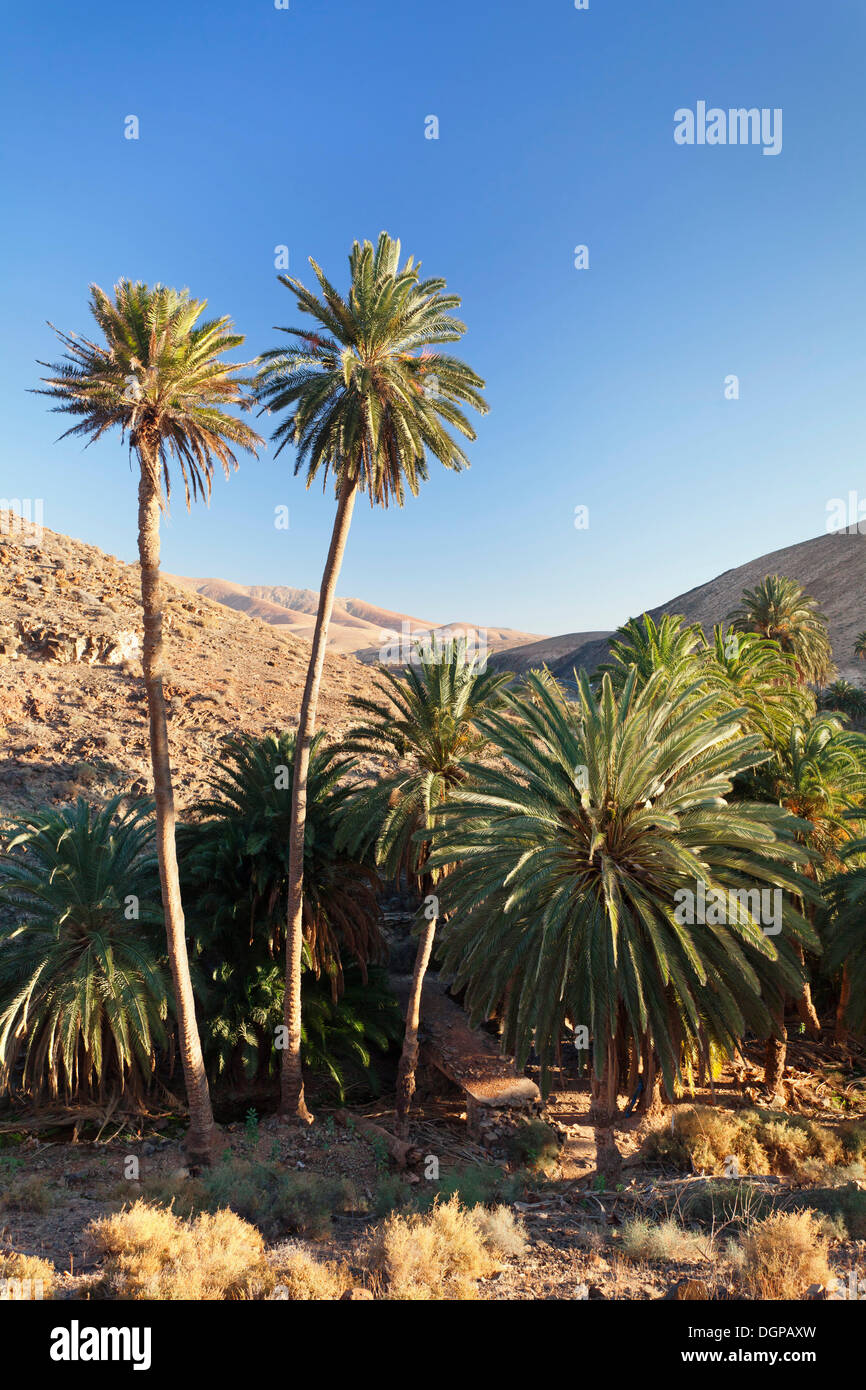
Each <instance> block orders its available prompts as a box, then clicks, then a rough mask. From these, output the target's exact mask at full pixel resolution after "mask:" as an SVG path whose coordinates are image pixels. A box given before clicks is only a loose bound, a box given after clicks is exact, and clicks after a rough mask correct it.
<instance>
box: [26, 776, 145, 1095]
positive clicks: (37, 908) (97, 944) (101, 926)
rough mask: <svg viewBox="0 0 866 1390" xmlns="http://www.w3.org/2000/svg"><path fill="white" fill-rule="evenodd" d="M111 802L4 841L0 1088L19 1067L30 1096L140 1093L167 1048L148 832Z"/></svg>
mask: <svg viewBox="0 0 866 1390" xmlns="http://www.w3.org/2000/svg"><path fill="white" fill-rule="evenodd" d="M121 802H122V798H121V797H115V798H114V799H113V800H111V801H109V802H108V803H106V805H105V806H104V807H102V808H101V809H99V810H98V811H94V810H93V809H92V808H91V807H90V806H88V804H87V803H86V802H85V801H84V800H83V799H79V800H78V801H77V802H76V803H75V805H73V806H67V807H63V809H62V810H59V811H53V810H48V811H43V812H40V813H39V814H37V815H34V816H32V817H30V818H28V819H27V820H25V821H22V822H20V823H18V824H16V825H14V826H12V827H11V829H10V837H9V842H8V845H7V848H6V851H5V853H4V854H3V855H2V857H0V901H2V902H3V903H5V904H7V905H9V906H11V907H12V908H14V910H15V917H16V919H17V920H16V921H15V924H14V925H11V926H8V927H4V928H3V929H2V931H0V1084H2V1085H6V1084H8V1082H9V1079H10V1076H11V1075H12V1074H13V1072H14V1070H15V1067H16V1065H17V1063H18V1062H19V1060H23V1082H24V1084H25V1085H26V1086H27V1087H29V1088H30V1089H32V1090H33V1091H34V1092H36V1093H38V1092H39V1091H41V1090H42V1089H43V1088H47V1089H48V1090H49V1091H50V1093H51V1094H52V1095H56V1094H57V1093H58V1091H59V1090H60V1089H61V1088H63V1089H65V1090H66V1091H67V1092H73V1091H75V1090H77V1089H78V1088H79V1086H81V1087H84V1088H85V1089H86V1088H88V1087H89V1086H92V1085H98V1086H102V1085H104V1083H105V1082H106V1081H109V1080H110V1081H111V1082H113V1083H116V1082H118V1081H119V1082H120V1084H121V1086H123V1085H124V1084H127V1085H130V1086H131V1087H132V1089H133V1090H140V1089H141V1088H142V1087H143V1086H144V1085H146V1084H147V1082H148V1081H149V1080H150V1078H151V1076H152V1073H153V1071H154V1067H155V1059H154V1050H155V1046H156V1045H157V1044H164V1043H165V1041H166V1034H165V1026H164V1021H165V1018H166V1015H167V1008H168V1001H167V997H166V990H165V982H164V978H163V974H162V970H161V967H160V956H159V952H158V949H157V947H156V941H157V940H158V936H159V932H160V928H161V925H162V913H161V909H160V904H159V880H158V878H157V873H156V855H155V853H154V849H153V824H152V821H151V820H150V818H149V816H148V815H147V813H146V812H147V810H148V809H149V808H145V809H144V810H143V809H142V808H141V807H138V808H135V809H132V810H127V811H124V810H123V809H122V806H121Z"/></svg>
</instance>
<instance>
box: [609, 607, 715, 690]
mask: <svg viewBox="0 0 866 1390" xmlns="http://www.w3.org/2000/svg"><path fill="white" fill-rule="evenodd" d="M705 645H706V644H705V642H704V635H703V632H702V631H701V627H700V624H699V623H689V624H686V621H685V618H682V617H678V616H674V615H672V614H670V613H663V614H662V616H661V619H660V621H659V622H658V623H656V622H655V621H654V620H653V619H652V618H651V617H650V615H649V613H644V615H643V617H642V618H629V620H628V622H627V623H623V625H622V627H619V628H617V630H616V633H615V634H614V636H613V637H612V638H611V641H610V651H611V655H612V657H613V661H611V662H605V663H604V664H603V665H601V666H599V668H598V673H597V674H598V678H599V679H601V677H603V676H604V675H605V674H607V675H609V676H610V679H611V682H612V684H613V688H614V690H622V688H623V686H624V685H625V683H626V681H627V679H628V675H629V671H630V670H631V668H632V667H634V668H635V669H636V671H637V679H638V683H639V684H643V683H644V682H645V681H647V680H649V678H650V676H651V675H652V674H653V673H654V672H655V671H662V670H663V671H665V672H666V673H667V676H668V683H669V684H668V688H669V689H671V688H672V687H673V685H675V684H679V683H681V682H683V681H685V682H686V684H688V683H690V682H691V681H693V680H694V679H695V676H696V673H697V671H698V669H699V667H700V664H701V657H702V650H703V648H704V646H705Z"/></svg>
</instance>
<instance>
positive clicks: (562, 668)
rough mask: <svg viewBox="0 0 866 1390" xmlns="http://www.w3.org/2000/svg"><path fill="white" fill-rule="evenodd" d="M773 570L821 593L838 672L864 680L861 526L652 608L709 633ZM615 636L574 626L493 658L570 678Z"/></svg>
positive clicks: (605, 653) (792, 548) (865, 539)
mask: <svg viewBox="0 0 866 1390" xmlns="http://www.w3.org/2000/svg"><path fill="white" fill-rule="evenodd" d="M768 574H779V575H786V576H787V577H788V578H789V579H794V580H796V581H797V583H798V584H802V586H803V588H804V589H805V590H806V591H807V593H809V594H811V595H812V597H813V598H815V599H817V600H818V603H819V604H820V606H821V609H822V611H823V614H824V617H825V618H826V619H827V625H828V627H829V631H830V640H831V642H832V645H833V655H834V658H835V661H836V665H837V666H838V668H839V674H840V675H841V676H844V677H845V678H846V679H847V680H852V681H858V680H859V678H860V677H861V676H862V675H863V674H864V673H863V667H862V664H861V663H860V662H858V661H857V659H856V658H855V656H854V639H855V637H856V635H857V633H858V632H862V631H863V630H864V629H866V536H861V535H859V534H857V533H856V532H851V531H836V532H833V533H830V534H825V535H823V536H816V537H815V538H814V540H809V541H801V542H799V543H798V544H797V545H789V546H785V547H784V549H782V550H773V551H771V552H770V553H769V554H768V555H762V556H761V557H760V558H759V559H757V560H750V561H749V562H748V563H747V564H745V565H738V566H737V567H736V568H735V569H729V570H725V571H724V572H723V573H722V574H720V575H718V577H717V578H715V579H711V580H710V581H709V582H708V583H706V584H700V585H698V587H697V588H695V589H689V590H688V591H687V592H686V593H684V594H678V595H677V597H676V598H672V599H670V600H669V601H668V602H667V603H661V604H658V605H657V607H655V608H650V609H648V610H647V611H648V612H649V614H650V616H651V617H652V618H655V619H658V618H659V617H661V615H662V614H663V613H675V614H682V616H683V617H684V618H686V619H687V620H688V621H689V622H697V623H700V624H701V626H702V627H703V629H704V631H705V632H706V633H707V634H708V635H709V634H710V633H711V632H712V629H713V624H714V623H718V622H721V621H722V619H723V618H725V617H726V615H727V614H728V613H729V612H730V611H731V609H732V608H735V607H736V606H737V604H738V603H739V601H740V597H741V595H742V592H743V590H744V589H750V588H753V587H754V585H755V584H758V583H760V581H761V580H762V579H763V578H764V576H765V575H768ZM635 616H640V614H639V613H638V614H636V615H635ZM611 636H612V634H611V633H610V632H572V633H568V634H566V635H564V636H561V637H547V638H543V639H542V640H541V641H540V642H532V643H528V644H526V645H524V646H513V647H511V649H510V650H509V651H508V653H507V655H504V656H502V655H497V656H494V658H493V663H492V664H493V665H494V666H498V667H501V668H505V667H507V668H508V669H509V670H512V671H518V672H524V671H528V670H530V669H531V668H532V667H533V666H541V665H544V664H546V665H548V666H549V667H550V669H551V670H552V671H553V672H554V674H555V675H558V676H564V677H570V676H571V674H572V671H573V670H574V668H575V667H578V668H579V667H585V668H586V670H588V671H593V670H595V668H596V667H597V666H598V665H599V663H600V662H602V661H606V660H607V659H608V657H609V655H610V648H609V645H608V639H609V638H610V637H611Z"/></svg>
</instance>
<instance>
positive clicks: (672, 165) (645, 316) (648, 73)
mask: <svg viewBox="0 0 866 1390" xmlns="http://www.w3.org/2000/svg"><path fill="white" fill-rule="evenodd" d="M4 29H5V38H6V40H7V54H6V60H5V65H6V70H5V72H4V81H3V84H2V86H3V94H2V103H3V106H4V107H5V110H4V111H3V133H4V137H5V139H4V145H5V149H4V152H3V159H2V170H0V172H2V177H3V188H4V191H5V195H6V198H5V202H6V213H5V217H4V218H3V221H2V225H0V244H2V256H3V265H4V268H5V271H6V275H5V276H4V281H5V285H4V289H3V300H2V311H3V324H4V332H3V334H2V374H0V380H2V381H3V385H4V411H3V453H2V470H0V496H6V497H17V496H28V497H34V498H35V497H41V498H44V508H45V522H46V524H47V525H48V526H50V527H51V528H52V529H55V530H58V531H64V532H68V533H70V534H72V535H74V536H77V537H79V538H81V539H83V540H86V541H88V542H90V543H92V544H96V545H99V546H101V547H103V548H104V549H106V550H108V551H109V552H111V553H112V554H116V555H118V556H120V557H121V558H123V559H126V560H132V559H134V558H135V555H136V550H135V520H136V514H135V490H136V488H135V479H134V477H133V476H132V474H131V473H130V471H129V467H128V462H127V455H126V451H125V449H123V448H122V447H121V445H120V442H119V439H114V440H106V441H103V442H100V444H99V445H96V446H93V447H91V448H90V449H88V450H86V451H82V449H81V446H80V444H79V443H78V442H77V441H72V440H66V441H64V442H63V443H56V442H55V441H56V439H57V436H58V434H59V433H60V430H61V428H62V427H63V424H62V417H60V416H52V415H51V414H50V413H49V412H48V410H47V405H48V403H47V402H46V401H44V400H43V399H41V398H40V397H38V396H33V395H28V394H27V388H28V387H31V386H33V385H36V384H37V380H36V379H37V376H38V373H39V369H38V368H37V367H36V365H35V359H37V358H42V359H46V358H47V359H49V360H50V359H51V358H53V357H54V356H55V355H56V353H55V347H54V343H53V340H52V334H51V332H50V330H49V329H48V328H47V327H46V320H48V319H51V320H52V321H53V322H55V323H57V324H58V325H59V326H60V327H62V328H64V329H73V330H77V331H79V332H87V331H88V318H89V315H88V313H87V309H86V302H87V291H88V285H89V283H90V282H91V281H96V282H97V283H99V284H101V285H102V286H103V287H106V288H108V287H110V286H111V285H112V284H113V283H114V282H115V281H116V280H117V279H118V278H119V277H121V276H129V277H132V278H136V279H144V280H149V281H156V280H160V281H162V282H164V283H170V284H175V285H178V286H181V285H187V286H189V288H190V289H191V291H192V292H193V294H195V295H196V296H199V297H206V298H207V299H208V300H209V304H210V308H211V309H212V310H213V311H215V312H218V313H229V314H230V315H231V316H232V317H233V318H234V320H235V322H236V324H237V326H238V328H239V329H240V330H241V331H242V332H244V333H246V335H247V346H248V347H249V350H250V355H255V353H257V352H258V351H260V350H262V349H264V348H266V347H269V346H272V345H273V344H274V343H275V342H276V341H277V340H278V337H279V335H277V334H275V333H274V331H273V325H275V324H278V323H286V322H292V321H293V319H294V318H295V317H296V315H295V314H293V313H292V309H291V300H290V295H289V293H288V291H287V290H285V289H284V288H283V287H282V286H280V285H279V284H278V283H277V280H276V271H275V269H274V248H275V247H276V246H278V245H283V244H284V245H287V246H288V247H289V254H290V269H291V271H292V273H294V274H297V275H300V276H301V278H309V275H310V272H309V267H308V266H307V257H308V256H309V255H314V256H315V257H316V259H317V260H319V261H320V262H321V263H322V264H323V265H324V266H325V267H326V269H327V270H328V272H329V274H330V275H331V276H332V278H334V279H335V280H336V281H337V282H338V283H340V284H345V280H346V273H347V272H346V264H347V255H348V251H349V248H350V246H351V243H352V241H353V239H354V238H356V237H357V238H364V237H370V238H373V239H374V238H375V237H376V235H377V234H378V232H379V231H380V230H381V229H383V228H384V229H387V230H388V231H389V232H390V233H391V234H392V235H397V236H400V237H401V239H402V241H403V245H404V248H405V250H406V252H407V253H409V252H411V253H412V254H414V255H415V256H417V257H420V258H421V260H422V261H423V263H424V269H425V272H426V273H429V274H441V275H444V276H445V277H446V279H447V280H448V283H449V287H450V288H452V289H454V290H455V291H456V292H457V293H459V294H461V295H462V297H463V308H462V313H463V316H464V318H465V320H466V322H467V324H468V326H469V331H468V333H467V335H466V338H465V340H464V343H463V346H462V349H461V351H462V355H463V356H464V357H465V358H466V359H467V360H468V361H470V362H471V363H472V365H473V366H474V367H475V368H476V369H477V370H478V371H479V372H480V373H481V374H482V376H484V377H485V378H486V380H487V394H488V398H489V401H490V406H491V410H490V414H489V415H488V416H487V417H486V418H485V419H483V420H481V421H480V422H479V432H478V440H477V442H476V443H475V444H474V445H472V446H471V458H472V469H471V471H470V472H468V473H465V474H462V475H460V476H455V475H453V474H447V473H445V472H444V471H442V470H441V469H439V468H438V466H437V467H436V468H434V469H433V471H432V474H431V480H430V482H429V483H428V484H427V485H426V486H425V488H424V489H423V492H422V494H421V496H420V498H419V499H418V500H417V501H411V500H410V502H409V504H408V505H407V506H406V508H405V509H404V510H403V511H402V512H400V511H396V510H394V511H389V512H387V513H372V512H371V511H370V509H369V507H366V506H359V507H358V509H357V510H356V515H355V521H354V524H353V532H352V536H351V539H350V543H349V550H348V554H347V558H346V563H345V566H344V570H343V575H342V578H341V582H340V585H339V590H340V592H341V593H343V594H351V595H356V596H359V597H363V598H365V599H368V600H370V601H372V602H375V603H380V604H382V605H384V606H387V607H392V608H396V609H399V610H402V611H404V612H408V613H411V614H414V615H416V616H419V617H424V618H430V619H433V620H437V621H442V622H446V621H452V620H453V621H457V620H460V621H473V622H479V623H489V624H493V625H498V626H510V627H517V628H521V629H524V630H527V631H535V632H551V633H553V632H564V631H579V630H584V629H593V628H598V627H607V626H614V625H616V624H617V623H619V622H621V621H623V620H624V619H625V618H627V617H628V616H630V615H631V614H633V613H637V612H640V611H642V609H643V608H645V607H649V606H652V605H654V604H656V603H659V602H662V601H664V600H665V599H667V598H670V597H672V596H673V595H675V594H677V593H679V592H681V591H683V590H685V589H687V588H689V587H691V586H693V585H695V584H698V583H701V582H703V581H704V580H707V579H710V578H712V577H713V576H714V575H716V574H717V573H719V572H720V571H722V570H724V569H727V568H730V567H731V566H733V565H737V564H740V563H742V562H744V561H746V560H749V559H751V558H753V557H754V556H756V555H759V554H761V553H763V552H765V551H769V550H772V549H775V548H777V547H779V546H783V545H787V544H790V543H792V542H794V541H798V540H804V539H806V538H807V537H810V536H814V535H817V534H820V533H821V532H822V531H823V530H824V529H825V519H826V515H827V510H826V509H827V503H828V501H829V500H830V499H831V498H833V497H836V496H845V495H846V494H847V492H848V490H849V489H856V490H859V491H860V493H861V494H864V495H866V470H864V459H863V449H862V438H863V424H864V391H863V379H864V366H866V363H864V357H866V349H864V302H866V301H864V290H866V259H864V256H863V250H862V243H863V226H864V211H866V207H864V204H866V183H864V144H866V142H864V135H866V117H864V110H863V78H862V73H863V67H864V56H866V53H864V50H866V43H864V40H866V12H864V9H863V6H862V3H861V0H823V3H821V4H820V5H818V4H816V3H812V4H806V3H803V0H766V2H765V3H762V4H760V5H755V3H754V0H731V2H730V3H727V4H725V5H717V6H707V5H700V4H695V0H672V2H671V3H655V4H651V3H647V0H590V5H589V9H588V10H586V11H578V10H576V9H575V8H574V4H573V0H535V3H530V4H526V3H517V0H502V3H493V0H438V3H436V4H435V5H434V4H428V3H426V0H424V3H419V2H418V0H399V3H398V0H363V3H362V0H290V8H289V9H288V10H277V9H275V8H274V6H273V3H272V0H237V3H228V0H213V2H212V3H206V4H189V3H187V4H182V3H181V4H178V3H176V2H175V3H172V4H169V3H165V0H150V3H149V4H148V5H147V6H145V7H141V6H134V5H120V4H117V3H115V0H111V3H100V2H99V0H94V2H93V3H89V4H88V5H87V6H86V7H84V8H83V9H77V8H75V7H72V6H60V5H57V6H52V7H50V9H48V10H46V9H45V8H44V7H38V6H37V7H18V9H17V10H16V12H15V13H11V12H10V13H9V14H8V15H7V17H6V20H5V23H4ZM701 100H705V101H707V102H708V104H709V105H710V106H718V107H721V108H723V109H727V108H729V107H740V106H745V107H753V106H754V107H759V108H764V107H766V108H777V107H778V108H781V109H782V111H783V147H782V151H781V153H780V154H779V155H778V156H776V157H768V156H765V155H763V153H762V151H761V149H760V148H759V147H754V146H745V147H743V146H726V147H710V146H703V147H699V146H691V147H689V146H678V145H677V144H675V142H674V139H673V130H674V112H675V111H676V110H677V109H678V108H683V107H690V108H692V109H694V108H695V107H696V103H697V102H698V101H701ZM130 114H134V115H136V116H138V118H139V122H140V138H139V139H138V140H136V141H133V140H126V139H124V136H123V130H124V118H125V117H126V116H127V115H130ZM429 115H436V116H437V117H438V119H439V139H438V140H427V139H425V134H424V132H425V118H426V117H427V116H429ZM578 244H585V245H587V246H588V247H589V260H590V264H589V268H588V269H586V270H576V269H575V267H574V248H575V246H576V245H578ZM730 374H736V375H737V376H738V377H739V382H740V388H739V389H740V396H739V399H738V400H726V399H725V395H724V383H725V378H726V377H727V376H729V375H730ZM281 504H287V505H288V506H289V507H290V512H291V527H290V530H289V531H288V532H286V531H280V530H276V529H275V527H274V524H273V517H274V508H275V507H276V506H278V505H281ZM581 505H582V506H587V507H588V508H589V527H588V529H586V530H577V529H575V526H574V511H575V507H577V506H581ZM332 516H333V500H332V497H331V495H330V493H329V494H328V495H327V496H324V497H323V496H322V494H321V492H320V491H318V490H316V491H311V492H309V493H308V492H306V491H305V490H304V485H303V482H302V481H301V480H300V479H295V478H294V477H293V475H292V472H291V460H290V458H289V457H288V451H286V452H284V454H283V455H281V456H280V459H279V460H276V461H275V460H274V458H273V451H272V450H266V451H265V452H264V453H263V454H262V455H261V456H260V458H259V459H258V461H256V460H254V459H245V460H243V461H242V465H241V471H240V472H239V473H238V474H237V475H235V476H233V477H232V479H231V481H230V482H228V483H226V482H225V481H224V480H223V479H222V478H220V479H218V480H217V482H216V483H215V488H214V497H213V502H212V505H211V507H210V510H209V511H206V510H205V509H203V508H201V509H199V510H197V511H195V512H194V513H193V515H192V516H187V515H186V514H185V512H184V510H183V505H182V501H181V499H180V498H179V497H178V499H177V501H176V502H175V505H174V507H173V511H172V516H171V520H170V522H169V523H168V524H167V525H166V527H165V530H164V541H163V561H164V564H165V567H166V569H168V570H170V571H174V572H176V573H184V574H191V575H202V576H204V575H220V576H223V577H225V578H230V579H234V580H236V581H238V582H240V583H248V584H249V583H263V584H278V583H284V584H291V585H299V586H308V587H311V588H316V587H318V584H319V581H320V577H321V568H322V564H323V561H324V556H325V551H326V548H327V541H328V536H329V532H330V525H331V520H332Z"/></svg>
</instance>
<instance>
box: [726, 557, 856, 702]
mask: <svg viewBox="0 0 866 1390" xmlns="http://www.w3.org/2000/svg"><path fill="white" fill-rule="evenodd" d="M728 620H729V621H730V623H731V625H732V626H733V628H734V629H735V631H737V632H756V633H759V634H760V635H761V636H762V637H767V638H770V639H771V640H772V641H774V642H778V644H779V646H780V647H781V649H782V651H783V652H787V653H788V654H789V655H791V656H792V657H793V658H794V661H795V663H796V666H797V671H798V673H799V676H800V679H801V680H802V681H807V682H810V683H811V684H813V685H825V684H826V682H827V681H828V680H829V679H830V677H831V675H832V674H833V671H834V667H833V653H832V649H831V646H830V638H829V635H828V632H827V624H826V621H825V619H824V618H823V616H822V614H821V612H820V610H819V608H818V605H817V603H816V602H815V600H814V599H813V598H811V597H810V595H809V594H807V593H806V592H805V591H804V589H803V588H802V586H801V585H800V584H797V583H796V582H795V581H794V580H793V579H786V578H785V577H784V576H780V575H778V574H773V575H769V574H768V575H767V576H766V577H765V578H764V579H762V581H761V583H760V584H757V585H756V586H755V588H754V589H745V590H744V591H743V597H742V599H741V601H740V604H739V606H738V607H737V608H735V609H734V610H733V611H732V612H731V613H729V614H728Z"/></svg>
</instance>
